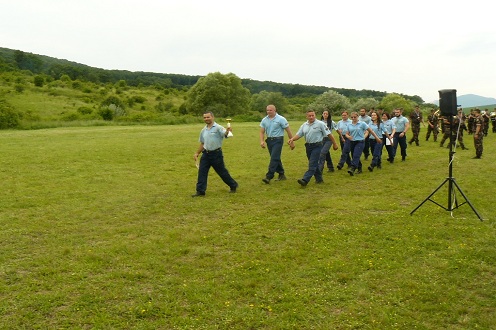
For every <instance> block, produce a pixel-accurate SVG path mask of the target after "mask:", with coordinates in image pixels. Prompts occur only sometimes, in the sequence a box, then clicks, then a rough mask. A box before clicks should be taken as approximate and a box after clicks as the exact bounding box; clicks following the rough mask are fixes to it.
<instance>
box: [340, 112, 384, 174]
mask: <svg viewBox="0 0 496 330" xmlns="http://www.w3.org/2000/svg"><path fill="white" fill-rule="evenodd" d="M347 129H348V130H347V132H346V138H347V139H348V140H350V142H351V155H352V156H351V167H350V168H349V169H348V173H349V174H350V175H351V176H353V175H354V174H355V171H356V170H358V171H357V173H362V162H361V161H360V156H361V155H362V152H363V148H364V146H365V132H367V131H368V132H369V134H372V135H373V136H374V138H375V140H376V141H377V143H379V142H382V140H381V139H379V137H378V136H377V134H375V132H374V131H373V130H372V129H371V128H370V127H369V125H367V124H365V123H364V122H362V121H358V113H356V112H352V113H351V124H348V127H347Z"/></svg>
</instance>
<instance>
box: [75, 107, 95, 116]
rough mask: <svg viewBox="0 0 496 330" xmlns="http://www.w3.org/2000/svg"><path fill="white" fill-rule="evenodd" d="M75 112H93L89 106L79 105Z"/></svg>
mask: <svg viewBox="0 0 496 330" xmlns="http://www.w3.org/2000/svg"><path fill="white" fill-rule="evenodd" d="M77 112H79V113H80V114H82V115H90V114H91V113H93V109H91V108H89V107H79V108H78V109H77Z"/></svg>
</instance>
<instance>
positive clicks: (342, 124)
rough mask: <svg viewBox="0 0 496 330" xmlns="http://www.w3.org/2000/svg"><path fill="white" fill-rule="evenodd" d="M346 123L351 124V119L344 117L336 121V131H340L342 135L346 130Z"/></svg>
mask: <svg viewBox="0 0 496 330" xmlns="http://www.w3.org/2000/svg"><path fill="white" fill-rule="evenodd" d="M348 124H351V119H349V118H348V119H346V120H343V119H341V120H340V121H338V123H337V125H336V126H337V127H336V130H337V131H341V134H342V135H345V134H346V132H347V131H348V129H347V128H348Z"/></svg>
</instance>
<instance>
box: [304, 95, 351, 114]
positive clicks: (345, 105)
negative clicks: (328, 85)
mask: <svg viewBox="0 0 496 330" xmlns="http://www.w3.org/2000/svg"><path fill="white" fill-rule="evenodd" d="M350 107H351V103H350V101H349V99H348V98H347V97H346V96H344V95H341V94H339V93H338V92H335V91H333V90H329V91H327V92H324V93H323V94H321V95H319V96H317V97H316V98H315V101H313V102H312V103H310V104H309V105H308V109H312V110H315V111H316V112H317V113H318V114H321V113H322V112H323V111H324V110H327V111H329V112H330V114H331V115H333V116H336V115H338V114H340V113H341V112H342V111H343V110H349V109H350ZM318 117H319V118H320V116H318Z"/></svg>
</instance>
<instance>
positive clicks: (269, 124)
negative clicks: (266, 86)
mask: <svg viewBox="0 0 496 330" xmlns="http://www.w3.org/2000/svg"><path fill="white" fill-rule="evenodd" d="M266 111H267V116H266V117H264V118H263V119H262V121H261V122H260V146H261V147H262V148H265V147H267V149H268V150H269V154H270V162H269V169H268V171H267V174H265V178H263V179H262V181H263V182H264V183H266V184H269V182H270V180H272V179H273V178H274V175H275V173H279V176H278V178H277V180H286V175H284V167H283V166H282V161H281V153H282V146H283V145H284V131H286V133H287V134H288V138H289V139H291V138H292V137H293V133H291V129H290V128H289V123H288V121H287V120H286V118H284V117H283V116H281V115H279V114H278V113H277V110H276V107H275V106H274V105H272V104H270V105H268V106H267V108H266ZM265 136H267V138H266V139H265V141H264V137H265ZM291 149H294V144H293V145H291Z"/></svg>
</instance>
